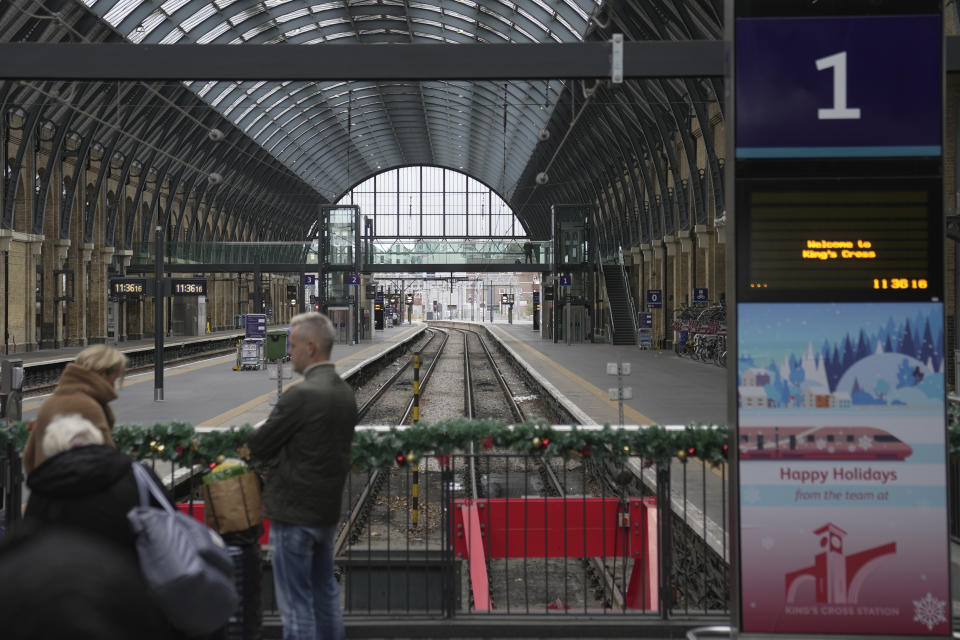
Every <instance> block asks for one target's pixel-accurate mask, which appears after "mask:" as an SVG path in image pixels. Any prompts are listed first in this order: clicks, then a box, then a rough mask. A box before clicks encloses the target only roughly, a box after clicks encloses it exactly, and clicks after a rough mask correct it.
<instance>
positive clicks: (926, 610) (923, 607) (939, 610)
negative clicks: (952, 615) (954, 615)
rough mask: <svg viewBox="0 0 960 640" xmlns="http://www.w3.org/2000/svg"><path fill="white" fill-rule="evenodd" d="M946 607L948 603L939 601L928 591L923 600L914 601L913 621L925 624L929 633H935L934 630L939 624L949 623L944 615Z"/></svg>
mask: <svg viewBox="0 0 960 640" xmlns="http://www.w3.org/2000/svg"><path fill="white" fill-rule="evenodd" d="M946 605H947V603H946V602H943V601H942V600H937V599H936V598H934V597H933V594H932V593H930V592H929V591H928V592H927V595H925V596H923V598H921V599H920V600H914V601H913V621H914V622H919V623H920V624H925V625H927V630H928V631H933V628H934V627H935V626H937V625H938V624H939V623H941V622H946V621H947V619H946V617H945V616H944V615H943V610H944V608H945V607H946Z"/></svg>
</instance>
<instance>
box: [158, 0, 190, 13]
mask: <svg viewBox="0 0 960 640" xmlns="http://www.w3.org/2000/svg"><path fill="white" fill-rule="evenodd" d="M188 2H190V0H167V1H166V2H164V3H163V4H162V5H160V9H162V10H163V12H164V13H166V14H167V15H168V16H172V15H173V14H174V13H176V11H177V9H179V8H180V7H182V6H183V5H185V4H187V3H188Z"/></svg>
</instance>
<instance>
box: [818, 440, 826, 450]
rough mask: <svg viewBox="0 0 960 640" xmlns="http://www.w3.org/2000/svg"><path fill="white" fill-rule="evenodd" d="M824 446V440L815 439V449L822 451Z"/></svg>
mask: <svg viewBox="0 0 960 640" xmlns="http://www.w3.org/2000/svg"><path fill="white" fill-rule="evenodd" d="M826 446H827V441H826V440H824V439H823V438H817V449H820V451H823V450H824V449H825V448H826Z"/></svg>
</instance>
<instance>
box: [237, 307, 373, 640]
mask: <svg viewBox="0 0 960 640" xmlns="http://www.w3.org/2000/svg"><path fill="white" fill-rule="evenodd" d="M334 337H335V334H334V330H333V325H332V324H331V322H330V320H329V319H328V318H327V317H326V316H324V315H322V314H319V313H303V314H300V315H298V316H295V317H294V318H293V319H292V320H291V321H290V346H289V347H288V352H289V354H290V361H291V363H292V365H293V370H294V371H296V372H297V373H302V374H303V382H302V383H300V384H294V385H291V386H290V387H288V388H287V390H286V391H284V392H283V394H282V395H281V396H280V398H279V399H278V401H277V406H276V407H274V409H273V411H272V412H271V414H270V417H268V418H267V421H266V422H265V423H264V424H263V426H261V427H260V428H259V429H257V431H256V432H254V434H253V436H251V438H250V442H249V446H250V452H251V454H253V456H254V457H256V458H257V459H259V460H262V461H264V462H265V463H266V474H267V478H266V487H265V489H264V493H263V499H264V503H265V505H266V510H265V514H266V516H267V517H268V518H270V519H271V523H270V544H271V545H272V546H273V580H274V588H275V590H276V594H277V603H278V605H279V608H280V616H281V618H282V619H283V640H319V639H321V638H322V639H324V640H343V638H344V628H343V612H342V611H341V610H340V592H339V588H338V585H337V581H336V579H335V578H334V575H333V544H334V537H335V536H336V532H337V522H338V520H339V519H340V504H341V499H342V496H343V485H344V483H345V482H346V478H347V473H348V472H349V470H350V443H351V442H352V440H353V429H354V427H355V426H356V424H357V403H356V400H355V398H354V396H353V389H351V388H350V387H349V386H348V385H347V383H346V382H344V381H343V380H342V379H341V378H340V376H339V375H337V372H336V371H335V370H334V366H333V363H332V362H330V352H331V351H332V349H333V342H334Z"/></svg>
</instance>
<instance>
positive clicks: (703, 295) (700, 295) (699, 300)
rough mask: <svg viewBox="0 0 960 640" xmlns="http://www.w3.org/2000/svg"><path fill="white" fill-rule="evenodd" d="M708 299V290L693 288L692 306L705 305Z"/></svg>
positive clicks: (705, 288)
mask: <svg viewBox="0 0 960 640" xmlns="http://www.w3.org/2000/svg"><path fill="white" fill-rule="evenodd" d="M709 299H710V290H709V289H708V288H707V287H694V288H693V304H706V302H707V301H708V300H709Z"/></svg>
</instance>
